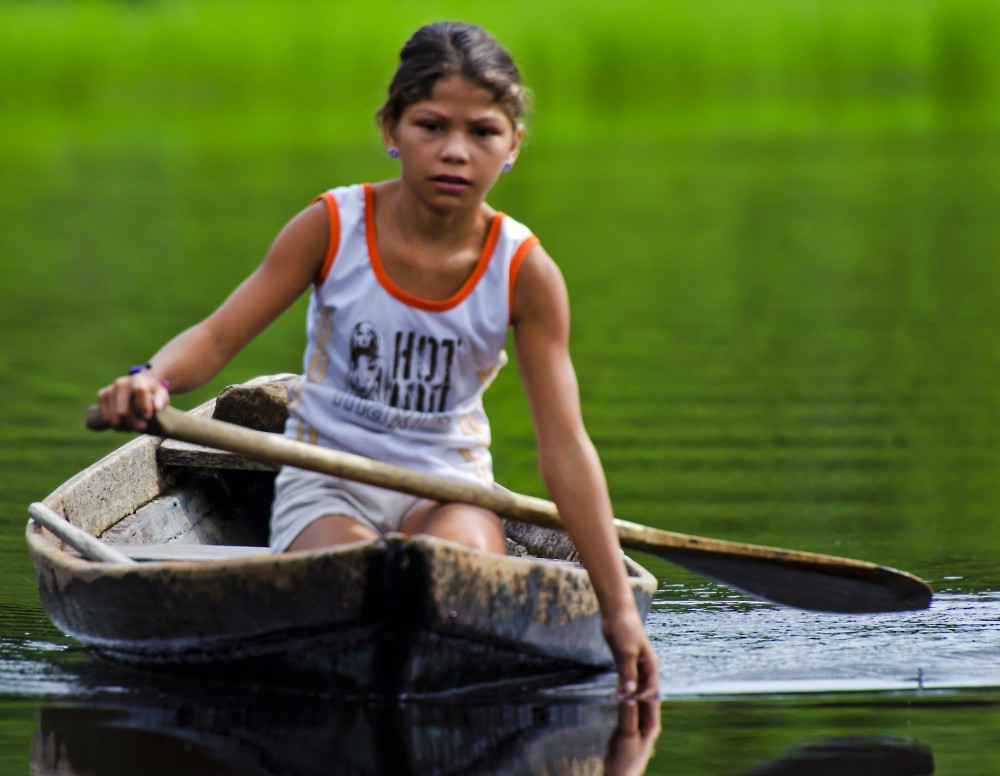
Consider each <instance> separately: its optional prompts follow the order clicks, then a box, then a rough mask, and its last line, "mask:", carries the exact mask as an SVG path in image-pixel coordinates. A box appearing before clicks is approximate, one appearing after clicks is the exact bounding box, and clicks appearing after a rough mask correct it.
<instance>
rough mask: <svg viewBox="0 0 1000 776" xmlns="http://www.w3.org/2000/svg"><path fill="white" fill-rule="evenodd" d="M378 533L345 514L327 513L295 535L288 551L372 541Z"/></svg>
mask: <svg viewBox="0 0 1000 776" xmlns="http://www.w3.org/2000/svg"><path fill="white" fill-rule="evenodd" d="M377 538H378V534H377V533H375V531H373V530H372V529H371V528H369V527H368V526H365V525H361V523H359V522H358V521H356V520H353V519H351V518H350V517H345V516H344V515H326V516H325V517H321V518H319V519H318V520H314V521H313V522H311V523H310V524H309V525H307V526H306V527H305V528H303V529H302V532H301V533H300V534H299V535H298V536H296V537H295V540H294V541H293V542H292V543H291V544H290V545H289V547H288V550H287V552H298V551H302V550H318V549H320V548H321V547H333V546H336V545H338V544H349V543H350V542H360V541H371V540H372V539H377Z"/></svg>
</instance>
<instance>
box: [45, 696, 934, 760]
mask: <svg viewBox="0 0 1000 776" xmlns="http://www.w3.org/2000/svg"><path fill="white" fill-rule="evenodd" d="M659 733H660V708H659V704H658V702H656V701H643V702H639V703H622V704H619V705H618V706H617V707H616V706H615V705H614V704H612V703H608V702H601V703H595V702H592V701H591V702H573V701H565V702H557V703H552V702H551V700H549V701H548V702H543V701H541V700H535V701H529V702H521V701H518V700H516V699H512V698H503V699H498V700H497V701H495V702H493V701H490V702H487V701H485V700H455V699H451V700H438V701H422V702H419V703H409V702H401V703H398V704H391V703H385V704H382V703H374V704H372V703H368V704H366V703H362V702H347V701H340V700H329V699H328V700H320V699H319V698H318V697H316V696H309V695H304V694H300V693H295V694H292V693H277V692H268V693H260V692H251V691H247V692H245V693H230V694H224V693H223V694H219V693H216V694H212V693H205V692H203V691H197V692H196V691H190V690H189V691H187V692H183V693H176V692H165V693H159V694H157V693H153V692H148V693H146V694H144V696H143V697H140V698H135V697H131V696H129V697H124V696H123V697H122V698H119V699H118V700H114V699H108V698H106V699H105V700H99V701H90V702H85V701H81V702H79V703H76V704H73V705H59V706H47V707H43V708H41V709H40V711H39V716H38V727H37V730H36V731H35V734H34V737H33V739H32V742H31V773H32V774H34V775H35V776H70V775H72V776H126V775H128V776H134V774H143V775H144V776H156V775H157V774H163V775H164V776H177V774H183V775H184V776H201V775H202V774H206V775H207V774H212V775H213V776H226V775H227V774H234V775H235V774H240V776H272V774H287V773H294V774H324V775H328V774H341V773H343V774H352V776H353V775H355V774H357V775H359V776H365V775H366V774H393V776H406V775H407V774H421V775H423V774H505V775H506V774H554V775H555V774H558V775H559V776H563V775H564V774H581V775H584V774H595V775H596V774H606V775H608V776H640V774H643V773H645V771H646V767H647V765H648V763H649V760H650V757H651V755H652V754H653V747H654V745H655V744H656V741H657V738H658V736H659ZM664 754H666V755H667V756H668V757H669V753H664ZM933 773H934V760H933V757H932V755H931V751H930V749H929V748H928V747H926V746H923V745H922V744H920V743H918V742H916V741H913V740H911V739H908V738H897V737H888V736H854V737H847V738H831V739H826V740H821V741H818V742H813V743H810V744H808V745H805V746H802V747H799V748H796V749H792V750H789V751H787V752H784V753H782V754H781V755H780V756H778V757H775V758H773V759H768V760H766V761H764V762H762V763H760V764H758V765H757V766H756V767H754V768H752V769H750V770H748V771H744V772H743V773H742V774H741V776H828V775H830V776H832V774H850V776H930V774H933Z"/></svg>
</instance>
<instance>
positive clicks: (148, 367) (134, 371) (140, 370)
mask: <svg viewBox="0 0 1000 776" xmlns="http://www.w3.org/2000/svg"><path fill="white" fill-rule="evenodd" d="M151 371H153V365H152V364H136V365H135V366H133V367H132V368H131V369H129V370H128V376H129V377H135V376H136V375H141V374H145V373H146V372H151ZM151 376H152V377H154V379H155V375H151ZM160 385H162V386H163V387H164V388H166V389H168V390H169V388H170V381H169V380H167V379H166V378H163V379H162V380H160Z"/></svg>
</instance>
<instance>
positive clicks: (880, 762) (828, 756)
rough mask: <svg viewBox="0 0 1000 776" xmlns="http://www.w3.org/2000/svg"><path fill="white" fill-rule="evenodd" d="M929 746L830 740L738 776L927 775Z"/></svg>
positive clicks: (876, 740) (879, 739)
mask: <svg viewBox="0 0 1000 776" xmlns="http://www.w3.org/2000/svg"><path fill="white" fill-rule="evenodd" d="M933 773H934V756H933V755H932V754H931V750H930V747H927V746H924V745H922V744H919V743H917V742H915V741H912V740H910V739H905V738H895V737H889V736H852V737H847V738H830V739H827V740H825V741H818V742H815V743H812V744H808V745H806V746H802V747H800V748H796V749H793V750H790V751H788V752H784V753H782V755H781V756H779V757H777V758H775V759H773V760H768V761H766V762H764V763H761V764H760V765H758V766H757V767H755V768H751V769H750V770H749V771H745V772H744V773H743V774H741V776H930V775H931V774H933Z"/></svg>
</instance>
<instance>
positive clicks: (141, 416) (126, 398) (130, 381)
mask: <svg viewBox="0 0 1000 776" xmlns="http://www.w3.org/2000/svg"><path fill="white" fill-rule="evenodd" d="M97 400H98V406H99V407H100V410H101V418H103V420H104V421H105V422H106V423H108V424H109V425H110V426H111V427H112V428H115V429H118V430H119V431H145V430H146V427H147V426H148V424H149V420H150V418H152V417H153V413H154V412H157V411H159V410H162V409H163V408H164V407H166V406H167V405H168V404H169V403H170V393H169V392H168V391H167V383H166V381H165V380H163V381H160V380H157V379H156V378H155V377H154V376H153V374H152V373H151V370H148V369H147V370H144V371H142V372H137V373H136V374H134V375H127V376H125V377H119V378H118V379H117V380H115V381H114V382H113V383H111V385H108V386H106V387H104V388H102V389H101V390H99V391H98V392H97Z"/></svg>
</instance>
